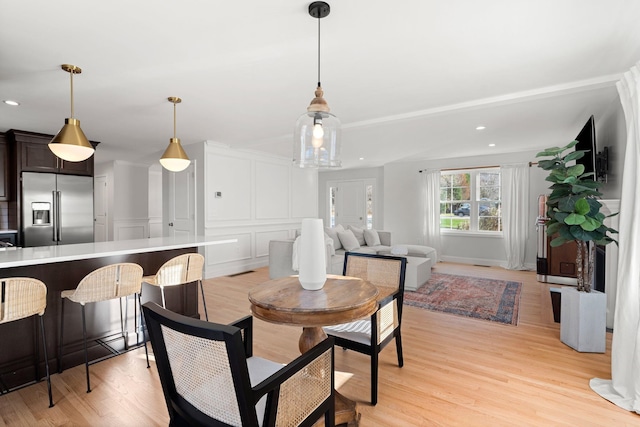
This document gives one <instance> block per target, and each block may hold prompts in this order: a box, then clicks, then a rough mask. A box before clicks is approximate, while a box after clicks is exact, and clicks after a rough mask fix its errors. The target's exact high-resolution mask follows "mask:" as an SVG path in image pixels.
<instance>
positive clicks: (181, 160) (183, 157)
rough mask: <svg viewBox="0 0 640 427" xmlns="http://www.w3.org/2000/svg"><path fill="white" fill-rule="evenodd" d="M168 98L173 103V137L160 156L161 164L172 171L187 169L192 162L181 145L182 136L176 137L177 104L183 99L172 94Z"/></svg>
mask: <svg viewBox="0 0 640 427" xmlns="http://www.w3.org/2000/svg"><path fill="white" fill-rule="evenodd" d="M167 99H168V100H169V102H172V103H173V138H171V139H169V146H168V147H167V149H166V150H165V151H164V154H163V155H162V157H161V158H160V164H161V165H162V166H163V167H164V168H165V169H167V170H169V171H171V172H180V171H183V170H185V169H186V168H187V167H188V166H189V164H190V163H191V160H189V157H188V156H187V153H185V152H184V150H183V148H182V145H180V138H176V104H179V103H181V102H182V99H180V98H176V97H175V96H170V97H169V98H167Z"/></svg>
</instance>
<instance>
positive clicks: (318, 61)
mask: <svg viewBox="0 0 640 427" xmlns="http://www.w3.org/2000/svg"><path fill="white" fill-rule="evenodd" d="M318 87H321V85H320V17H319V16H318Z"/></svg>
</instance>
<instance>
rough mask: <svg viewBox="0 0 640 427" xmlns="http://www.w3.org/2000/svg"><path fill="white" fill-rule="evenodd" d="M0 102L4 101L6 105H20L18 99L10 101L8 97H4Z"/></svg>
mask: <svg viewBox="0 0 640 427" xmlns="http://www.w3.org/2000/svg"><path fill="white" fill-rule="evenodd" d="M2 102H4V103H5V104H7V105H11V106H12V107H17V106H18V105H20V103H19V102H18V101H12V100H10V99H5V100H4V101H2Z"/></svg>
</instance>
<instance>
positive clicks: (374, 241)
mask: <svg viewBox="0 0 640 427" xmlns="http://www.w3.org/2000/svg"><path fill="white" fill-rule="evenodd" d="M364 241H365V242H367V246H378V245H379V244H380V236H379V235H378V232H377V231H376V230H364Z"/></svg>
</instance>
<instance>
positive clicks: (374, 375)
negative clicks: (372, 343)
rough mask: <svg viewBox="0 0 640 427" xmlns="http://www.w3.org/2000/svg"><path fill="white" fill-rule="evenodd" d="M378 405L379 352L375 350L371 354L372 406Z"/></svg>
mask: <svg viewBox="0 0 640 427" xmlns="http://www.w3.org/2000/svg"><path fill="white" fill-rule="evenodd" d="M377 403H378V352H377V351H376V349H375V348H374V349H373V352H372V353H371V404H372V405H374V406H375V405H376V404H377Z"/></svg>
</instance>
